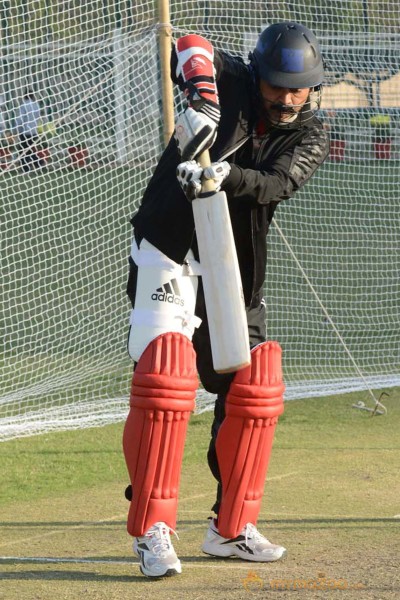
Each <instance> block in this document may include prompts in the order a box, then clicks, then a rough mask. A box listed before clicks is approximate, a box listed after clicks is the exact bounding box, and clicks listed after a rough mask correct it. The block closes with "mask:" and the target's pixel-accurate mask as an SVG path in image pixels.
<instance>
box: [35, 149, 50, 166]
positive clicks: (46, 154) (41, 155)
mask: <svg viewBox="0 0 400 600" xmlns="http://www.w3.org/2000/svg"><path fill="white" fill-rule="evenodd" d="M36 156H37V157H38V159H39V160H42V161H44V163H47V162H49V159H50V151H49V149H48V148H43V149H42V150H38V151H37V152H36Z"/></svg>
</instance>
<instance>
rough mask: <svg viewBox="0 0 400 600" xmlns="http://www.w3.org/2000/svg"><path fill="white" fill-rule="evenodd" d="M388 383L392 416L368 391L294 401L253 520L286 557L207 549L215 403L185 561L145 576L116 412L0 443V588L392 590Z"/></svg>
mask: <svg viewBox="0 0 400 600" xmlns="http://www.w3.org/2000/svg"><path fill="white" fill-rule="evenodd" d="M389 392H390V396H389V398H387V399H386V401H385V404H386V406H387V408H388V410H389V413H388V416H386V417H385V416H379V417H374V418H372V417H370V416H369V414H368V413H366V412H361V411H358V410H355V409H353V408H351V405H352V404H353V403H354V402H355V401H357V400H359V399H363V400H365V397H363V396H364V395H363V394H349V395H345V396H341V397H330V398H323V399H313V400H304V401H294V402H289V403H287V404H286V411H285V414H284V415H283V417H282V418H281V420H280V423H279V425H278V429H277V434H276V439H275V443H274V450H273V455H272V460H271V464H270V469H269V474H268V481H267V485H266V496H265V499H264V502H263V509H262V513H261V518H260V521H259V529H260V530H261V531H263V532H264V533H266V534H267V535H268V537H269V538H270V539H271V540H272V541H276V542H279V543H281V544H283V545H285V546H286V547H287V549H288V557H287V558H286V559H285V560H284V561H282V562H277V563H274V564H269V565H268V564H267V565H262V564H256V563H245V562H242V561H239V560H236V559H219V560H217V559H212V558H210V557H207V556H206V555H203V554H202V553H201V551H200V546H201V543H202V540H203V536H204V533H205V530H206V527H207V517H208V516H209V515H210V506H211V505H212V503H213V499H214V493H215V484H214V481H213V478H212V476H211V474H210V473H209V471H208V467H207V465H206V458H205V457H206V450H207V445H208V439H209V428H210V424H211V419H212V415H211V413H205V414H203V415H199V416H193V417H192V420H191V423H190V426H189V432H188V440H187V447H186V453H185V461H184V465H183V474H182V485H181V493H180V503H179V518H178V528H177V529H178V534H179V540H175V544H174V545H175V548H176V550H177V552H178V554H179V556H180V558H181V560H182V563H183V573H182V575H181V576H179V577H174V578H170V579H165V580H158V581H153V580H148V579H146V578H144V577H143V576H141V574H140V571H139V568H138V564H137V561H136V559H135V558H134V557H133V555H132V552H131V540H130V538H129V536H128V535H127V533H126V530H125V517H126V511H127V502H126V500H125V499H124V494H123V491H124V487H125V485H126V483H127V476H126V469H125V464H124V460H123V456H122V450H121V435H122V424H118V425H113V426H108V427H104V428H97V429H88V430H82V431H75V432H62V433H53V434H46V435H42V436H37V437H32V438H25V439H20V440H16V441H10V442H5V443H3V444H1V445H0V458H1V463H2V467H3V468H2V472H3V475H2V485H1V497H0V503H1V511H2V519H1V527H2V532H1V541H0V547H1V549H0V555H1V558H0V562H1V567H0V568H1V579H2V581H1V585H0V598H2V599H4V600H17V599H18V600H54V599H55V598H57V600H62V599H68V600H75V599H76V600H78V599H80V598H82V597H85V598H90V599H96V600H103V599H104V600H105V599H107V600H117V599H121V598H135V599H136V598H137V599H144V600H147V599H150V598H151V599H153V598H154V597H157V596H159V597H160V598H162V599H163V600H170V599H171V600H172V599H173V600H180V599H182V600H183V599H185V600H186V599H193V600H195V599H200V598H201V599H203V598H204V599H205V600H209V599H210V600H211V598H213V599H214V598H221V599H225V598H227V599H242V598H243V599H245V598H249V597H252V596H255V597H256V598H257V597H258V598H267V597H268V598H270V597H272V598H274V597H276V598H305V599H309V598H326V599H331V598H333V599H335V598H346V599H347V598H351V599H353V598H354V599H356V598H357V599H360V600H370V599H374V600H375V599H382V600H383V599H385V600H386V599H387V600H395V599H398V598H399V596H400V581H399V570H398V567H399V556H400V543H399V539H400V536H399V533H400V532H399V525H400V501H399V498H400V486H399V481H398V465H399V458H400V442H399V436H398V429H399V417H400V403H399V400H400V390H399V389H394V390H390V391H389Z"/></svg>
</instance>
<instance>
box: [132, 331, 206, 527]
mask: <svg viewBox="0 0 400 600" xmlns="http://www.w3.org/2000/svg"><path fill="white" fill-rule="evenodd" d="M197 387H198V380H197V371H196V360H195V352H194V350H193V346H192V343H191V342H190V341H189V340H188V339H187V338H186V337H185V336H183V335H181V334H179V333H166V334H163V335H160V336H159V337H157V338H156V339H155V340H153V341H152V342H151V343H150V344H149V345H148V346H147V348H146V350H145V351H144V352H143V354H142V356H141V357H140V360H139V362H138V364H137V366H136V369H135V372H134V374H133V379H132V388H131V397H130V405H131V409H130V412H129V415H128V418H127V421H126V424H125V429H124V437H123V446H124V454H125V460H126V464H127V467H128V471H129V475H130V480H131V485H132V500H131V505H130V510H129V515H128V524H127V529H128V532H129V533H130V534H131V535H133V536H141V535H143V534H144V533H145V532H146V531H147V530H148V529H149V528H150V527H151V526H152V525H154V523H156V522H158V521H163V522H165V523H166V524H167V525H168V526H169V527H171V528H172V529H174V528H175V526H176V511H177V501H178V489H179V482H180V473H181V465H182V458H183V449H184V445H185V438H186V431H187V424H188V421H189V417H190V413H191V412H192V411H193V410H194V405H195V396H196V390H197Z"/></svg>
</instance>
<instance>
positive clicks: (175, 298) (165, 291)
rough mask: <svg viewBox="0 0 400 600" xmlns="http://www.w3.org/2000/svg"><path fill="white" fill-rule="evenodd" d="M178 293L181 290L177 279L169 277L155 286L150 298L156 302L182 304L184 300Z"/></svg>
mask: <svg viewBox="0 0 400 600" xmlns="http://www.w3.org/2000/svg"><path fill="white" fill-rule="evenodd" d="M180 295H181V292H180V290H179V285H178V282H177V280H176V279H171V281H168V282H167V283H164V285H162V286H161V287H159V288H157V289H156V291H155V292H154V294H152V295H151V299H152V300H155V301H157V302H168V303H169V304H179V306H184V304H185V301H184V300H183V299H182V298H180Z"/></svg>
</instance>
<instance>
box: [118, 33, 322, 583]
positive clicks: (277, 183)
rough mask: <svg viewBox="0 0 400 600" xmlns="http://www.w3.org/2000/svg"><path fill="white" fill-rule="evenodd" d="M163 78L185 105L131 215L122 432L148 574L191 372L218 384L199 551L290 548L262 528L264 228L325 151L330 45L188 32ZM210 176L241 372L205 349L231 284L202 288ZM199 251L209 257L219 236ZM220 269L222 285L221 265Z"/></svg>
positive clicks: (279, 382) (174, 566) (267, 349)
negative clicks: (225, 228)
mask: <svg viewBox="0 0 400 600" xmlns="http://www.w3.org/2000/svg"><path fill="white" fill-rule="evenodd" d="M171 77H172V80H173V81H174V83H176V84H177V85H178V86H179V88H180V89H181V90H182V92H183V93H184V94H185V97H186V101H187V106H186V108H185V110H184V112H183V113H182V114H181V115H179V116H178V119H177V122H176V127H175V133H174V136H173V137H172V138H171V140H170V142H169V144H168V146H167V148H166V149H165V151H164V152H163V153H162V156H161V158H160V159H159V162H158V164H157V167H156V169H155V171H154V174H153V175H152V177H151V179H150V181H149V182H148V185H147V188H146V190H145V192H144V195H143V197H142V201H141V204H140V207H139V209H138V211H137V212H136V214H135V215H134V216H133V218H132V220H131V223H132V225H133V228H134V235H133V243H132V250H131V255H130V258H129V261H130V272H129V279H128V287H127V292H128V295H129V298H130V300H131V303H132V312H131V318H130V331H129V338H128V351H129V354H130V356H131V358H132V360H133V362H134V372H133V378H132V384H131V394H130V412H129V414H128V417H127V420H126V424H125V429H124V434H123V448H124V455H125V460H126V465H127V469H128V472H129V477H130V485H129V486H128V488H127V490H126V497H127V498H128V500H129V501H130V507H129V514H128V524H127V528H128V532H129V534H130V535H131V536H132V537H133V538H134V540H133V549H134V552H135V554H136V555H137V556H138V557H139V561H140V569H141V571H142V573H143V574H144V575H146V576H148V577H164V576H170V575H175V574H178V573H181V570H182V567H181V562H180V560H179V558H178V556H177V554H176V552H175V550H174V547H173V544H172V541H171V533H174V532H175V529H176V515H177V502H178V490H179V481H180V473H181V464H182V457H183V450H184V444H185V437H186V431H187V424H188V421H189V418H190V414H191V412H192V411H193V410H194V405H195V395H196V390H197V387H198V384H199V381H198V377H199V378H200V380H201V382H202V384H203V386H204V388H205V389H206V390H207V391H208V392H210V393H212V394H215V395H216V401H215V409H214V421H213V424H212V428H211V440H210V445H209V450H208V455H207V460H208V465H209V468H210V470H211V472H212V474H213V476H214V477H215V479H216V481H217V492H216V498H215V501H214V502H213V504H212V507H211V506H210V508H211V510H212V511H213V512H214V517H213V518H211V519H210V522H209V525H208V530H207V531H206V532H205V538H204V542H203V545H202V550H203V552H205V553H206V554H208V555H211V556H214V557H229V556H235V557H237V558H238V559H241V560H245V561H254V562H270V561H276V560H279V559H281V558H282V557H283V556H284V555H285V554H286V550H285V548H284V547H283V546H280V545H278V544H273V543H271V542H270V541H269V540H268V539H267V538H266V537H264V535H263V534H262V533H261V532H259V531H258V529H257V519H258V516H259V513H260V509H261V501H262V497H263V493H264V484H265V479H266V474H267V467H268V462H269V458H270V454H271V448H272V442H273V437H274V431H275V427H276V424H277V421H278V418H279V415H281V414H282V412H283V392H284V384H283V378H282V366H281V354H282V352H281V347H280V345H279V343H278V342H276V341H271V340H267V333H266V303H265V300H264V297H263V292H264V278H265V272H266V264H267V246H266V236H267V233H268V229H269V226H270V223H271V220H272V217H273V215H274V212H275V210H276V209H277V207H278V205H279V204H280V203H281V202H287V201H288V200H289V199H290V198H292V197H293V196H294V194H295V193H296V191H297V190H299V189H300V188H302V187H303V186H304V185H305V184H306V182H307V181H308V180H309V179H310V178H311V177H312V176H313V175H314V173H315V172H316V170H317V169H318V168H319V167H320V165H321V164H322V163H323V161H324V160H325V158H326V157H327V155H328V152H329V140H328V137H327V133H326V132H325V130H324V129H323V127H322V124H321V122H320V120H319V119H318V118H317V116H316V113H317V111H318V109H319V107H320V103H321V94H322V82H323V78H324V69H323V60H322V56H321V51H320V47H319V44H318V41H317V39H316V37H315V35H314V34H313V33H312V32H311V31H310V30H309V29H308V28H307V27H305V26H304V25H302V24H299V23H293V22H282V23H274V24H272V25H270V26H269V27H268V28H267V29H265V30H264V31H263V32H262V33H261V35H260V36H259V39H258V41H257V44H256V46H255V48H254V50H253V52H251V53H250V55H249V60H248V61H244V60H242V58H239V57H237V56H232V55H230V54H228V53H227V52H225V51H223V50H221V49H217V48H214V47H213V45H212V44H211V43H210V41H208V40H207V39H205V38H204V37H202V36H200V35H197V34H189V35H185V36H183V37H181V38H179V39H178V40H177V41H176V43H175V45H174V47H173V51H172V57H171ZM206 150H208V151H209V153H210V157H211V165H209V166H206V167H204V166H202V165H201V164H200V162H201V161H200V159H199V157H200V156H201V155H202V153H203V152H204V151H206ZM207 181H211V182H212V183H213V186H214V189H215V190H216V192H217V194H218V193H223V194H225V195H226V198H227V205H228V209H229V217H230V224H229V226H231V228H232V232H233V240H234V246H235V250H236V254H237V260H238V264H239V270H240V278H241V284H242V289H243V299H244V306H245V317H246V320H247V330H248V336H249V346H250V349H251V351H250V364H249V365H248V366H246V367H244V368H240V369H238V370H237V371H236V372H226V373H224V372H218V371H217V370H215V368H214V363H213V354H212V347H211V346H212V344H211V342H210V328H211V316H215V313H217V314H218V315H219V321H222V320H224V318H225V315H227V314H228V312H229V311H228V308H229V304H230V302H231V301H232V302H233V299H232V300H231V299H230V298H229V297H227V296H225V308H226V310H224V305H220V304H219V303H217V302H216V301H215V302H212V301H210V299H209V298H207V299H206V296H205V294H204V286H203V283H204V282H203V277H202V267H203V265H202V261H201V260H200V257H199V244H198V239H199V237H200V235H199V234H200V233H202V234H203V233H204V231H202V232H200V231H197V230H196V228H195V220H194V216H193V210H192V203H194V202H195V201H196V200H198V199H199V198H200V199H201V197H202V195H203V197H204V189H203V188H204V187H205V182H207ZM205 233H207V232H205ZM206 251H207V252H208V256H209V257H211V259H212V257H213V247H212V245H210V247H209V248H207V249H206ZM217 258H218V257H215V261H216V263H217ZM211 263H212V260H211ZM218 277H219V281H220V282H221V286H223V285H224V279H225V274H224V273H223V272H221V273H218ZM204 281H205V280H204ZM214 321H215V319H213V322H214ZM217 323H218V320H217ZM213 326H214V325H213ZM217 327H218V325H217ZM234 344H235V339H232V345H234ZM210 504H211V503H210Z"/></svg>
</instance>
